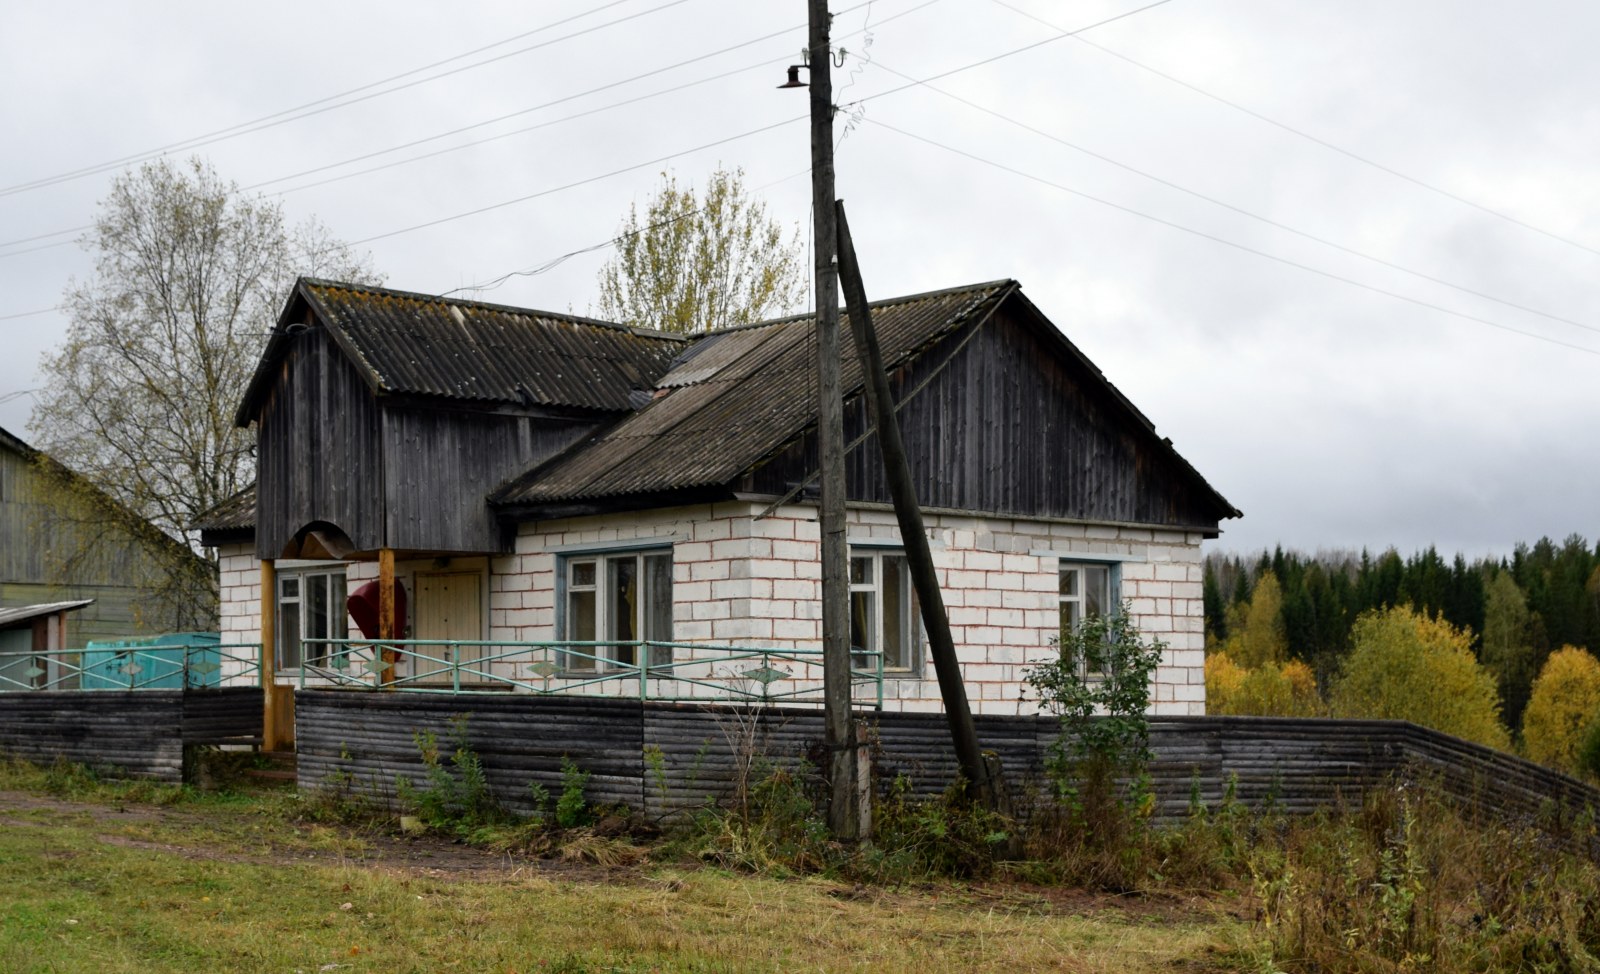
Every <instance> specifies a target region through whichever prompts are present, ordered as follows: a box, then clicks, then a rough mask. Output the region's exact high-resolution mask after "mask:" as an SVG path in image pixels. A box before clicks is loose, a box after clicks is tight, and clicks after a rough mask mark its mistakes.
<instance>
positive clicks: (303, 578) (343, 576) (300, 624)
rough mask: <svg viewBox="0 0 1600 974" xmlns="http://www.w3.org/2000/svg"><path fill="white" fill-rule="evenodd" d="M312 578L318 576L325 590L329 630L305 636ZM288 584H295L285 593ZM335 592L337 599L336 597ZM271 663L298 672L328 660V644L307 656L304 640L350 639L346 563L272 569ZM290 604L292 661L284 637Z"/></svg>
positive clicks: (310, 609) (308, 619)
mask: <svg viewBox="0 0 1600 974" xmlns="http://www.w3.org/2000/svg"><path fill="white" fill-rule="evenodd" d="M335 578H337V579H338V588H337V590H335V589H334V588H333V580H334V579H335ZM312 579H317V580H318V583H319V584H321V585H322V587H323V590H324V598H326V599H327V600H328V604H327V608H326V612H327V617H328V630H327V632H326V633H325V634H323V635H312V636H308V635H307V631H308V630H309V628H310V621H311V619H310V613H311V612H312V605H311V601H312V600H311V597H310V591H311V585H312V584H313V582H312V581H311V580H312ZM289 583H293V584H294V586H295V594H294V595H292V596H285V595H284V588H285V586H286V585H288V584H289ZM336 594H337V596H338V598H337V599H336V598H335V595H336ZM272 597H273V603H272V612H273V616H272V618H273V634H272V635H273V643H274V646H273V650H274V655H273V666H274V668H275V669H276V670H277V672H278V673H280V674H281V673H285V672H295V671H298V670H299V669H300V667H301V665H302V664H306V665H311V666H321V665H325V664H326V662H327V659H328V647H327V645H326V644H323V645H322V646H321V647H320V653H319V654H318V655H314V656H310V657H307V656H306V654H305V652H304V650H305V640H306V639H308V638H309V639H349V638H350V610H349V606H348V604H347V603H348V600H349V597H350V577H349V566H348V565H346V564H344V563H343V562H339V563H336V565H330V564H328V563H319V564H309V565H295V566H293V567H289V568H279V569H278V570H277V571H276V572H274V578H273V592H272ZM287 605H293V606H295V607H296V609H295V616H296V619H295V633H296V639H295V642H296V643H297V644H298V645H296V646H295V647H294V648H293V652H292V655H293V657H294V658H293V661H292V662H291V661H290V658H289V657H290V655H291V654H290V652H288V651H287V641H286V640H285V638H284V637H285V635H286V633H285V631H284V630H285V629H286V628H287V627H285V626H284V624H283V620H284V614H283V613H284V608H285V606H287Z"/></svg>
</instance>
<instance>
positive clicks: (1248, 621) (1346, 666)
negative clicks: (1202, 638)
mask: <svg viewBox="0 0 1600 974" xmlns="http://www.w3.org/2000/svg"><path fill="white" fill-rule="evenodd" d="M1204 600H1205V629H1206V650H1207V660H1206V683H1207V687H1206V689H1207V699H1208V709H1209V710H1210V711H1211V712H1214V713H1239V714H1249V713H1256V714H1282V715H1308V716H1309V715H1313V714H1326V713H1332V714H1334V715H1337V716H1349V717H1395V718H1403V719H1409V720H1414V721H1416V722H1418V723H1423V724H1427V725H1429V726H1434V727H1436V728H1438V729H1440V730H1446V731H1449V732H1452V733H1457V734H1460V735H1461V736H1464V737H1468V738H1471V739H1474V740H1478V741H1480V742H1481V743H1485V744H1489V745H1491V746H1496V747H1512V746H1515V747H1516V748H1517V749H1519V750H1521V751H1522V752H1523V753H1524V754H1527V755H1528V756H1529V757H1533V758H1535V759H1536V760H1542V761H1544V762H1545V763H1547V764H1551V765H1553V766H1556V767H1560V768H1562V769H1564V770H1569V771H1578V770H1579V769H1580V768H1581V767H1584V764H1583V762H1582V760H1581V753H1580V752H1582V751H1583V749H1584V741H1585V737H1586V736H1587V737H1592V738H1594V739H1595V740H1594V748H1595V750H1596V752H1597V753H1596V755H1595V757H1596V761H1597V764H1600V662H1596V660H1595V655H1596V654H1600V541H1597V542H1596V543H1595V544H1593V545H1591V544H1590V543H1589V542H1588V541H1586V540H1585V539H1584V538H1583V537H1582V536H1580V535H1577V534H1573V535H1571V536H1569V537H1568V538H1566V540H1564V541H1561V542H1556V541H1552V540H1551V539H1549V538H1541V539H1539V540H1538V541H1536V542H1534V543H1533V544H1526V543H1524V544H1518V545H1517V546H1516V548H1515V549H1514V551H1513V552H1512V554H1511V556H1510V557H1508V558H1505V557H1502V558H1498V559H1495V558H1483V559H1479V560H1476V561H1471V562H1469V561H1468V560H1467V559H1466V558H1465V557H1463V556H1462V555H1460V554H1457V555H1456V556H1455V557H1454V558H1453V559H1450V560H1446V559H1445V557H1444V556H1442V555H1441V554H1440V553H1439V552H1438V551H1437V550H1436V549H1434V548H1432V547H1430V548H1428V549H1426V550H1424V551H1419V552H1416V553H1413V554H1411V555H1409V556H1402V555H1401V554H1400V553H1399V552H1398V551H1396V550H1394V549H1393V548H1391V549H1389V550H1387V551H1384V552H1382V553H1381V554H1377V555H1374V554H1372V553H1371V552H1369V551H1361V552H1359V553H1356V552H1349V551H1320V552H1317V553H1316V554H1314V555H1307V554H1303V553H1301V552H1297V551H1284V550H1283V549H1282V548H1281V547H1280V548H1278V549H1276V550H1274V551H1272V552H1270V553H1269V552H1262V553H1261V554H1260V555H1259V556H1255V557H1251V556H1240V555H1237V554H1228V553H1213V554H1211V555H1209V556H1208V557H1207V558H1206V561H1205V571H1204ZM1530 722H1531V723H1530ZM1552 737H1554V738H1557V740H1551V739H1550V738H1552Z"/></svg>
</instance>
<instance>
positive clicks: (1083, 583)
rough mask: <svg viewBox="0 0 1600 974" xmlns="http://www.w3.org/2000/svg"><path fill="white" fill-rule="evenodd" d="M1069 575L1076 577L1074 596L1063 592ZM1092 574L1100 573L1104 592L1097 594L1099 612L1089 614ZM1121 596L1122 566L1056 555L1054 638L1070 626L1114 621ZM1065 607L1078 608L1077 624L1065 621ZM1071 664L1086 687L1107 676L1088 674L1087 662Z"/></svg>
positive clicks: (1090, 672) (1096, 672) (1080, 557)
mask: <svg viewBox="0 0 1600 974" xmlns="http://www.w3.org/2000/svg"><path fill="white" fill-rule="evenodd" d="M1068 573H1076V574H1077V585H1076V588H1077V591H1076V592H1075V593H1070V594H1069V593H1067V592H1065V591H1063V589H1065V588H1066V586H1065V585H1064V584H1063V580H1064V579H1065V577H1066V576H1067V575H1068ZM1094 573H1103V581H1104V585H1105V588H1104V589H1103V591H1101V592H1100V593H1096V594H1099V595H1100V596H1101V598H1100V602H1101V606H1102V611H1100V612H1094V613H1092V614H1091V613H1090V611H1089V609H1090V606H1089V603H1090V595H1091V593H1090V592H1089V591H1088V589H1089V579H1090V577H1091V576H1092V575H1093V574H1094ZM1121 592H1122V564H1121V562H1117V561H1105V560H1102V559H1096V558H1085V557H1083V556H1081V555H1079V556H1074V555H1070V554H1065V555H1058V556H1057V557H1056V613H1057V615H1056V632H1057V638H1058V639H1059V638H1060V634H1061V633H1064V632H1066V631H1067V629H1068V626H1069V625H1071V626H1074V627H1075V626H1080V625H1082V624H1083V622H1084V620H1085V619H1092V618H1098V617H1101V616H1105V617H1108V618H1114V617H1116V616H1117V615H1118V614H1119V613H1120V612H1121V611H1122V600H1121V598H1119V596H1120V594H1121ZM1068 606H1076V607H1078V611H1077V618H1076V620H1072V621H1069V620H1068V618H1067V615H1068V613H1067V607H1068ZM1074 662H1075V664H1076V666H1077V669H1078V676H1079V678H1081V679H1082V680H1083V681H1084V682H1086V683H1097V682H1100V681H1101V680H1104V679H1105V678H1106V676H1107V675H1108V674H1107V673H1106V672H1105V671H1104V670H1091V669H1090V668H1089V661H1088V660H1087V659H1078V660H1075V661H1074Z"/></svg>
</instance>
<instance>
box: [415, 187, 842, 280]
mask: <svg viewBox="0 0 1600 974" xmlns="http://www.w3.org/2000/svg"><path fill="white" fill-rule="evenodd" d="M810 171H811V170H810V169H809V168H807V169H802V170H800V171H799V172H793V173H790V174H789V175H787V176H784V177H783V178H781V179H774V180H773V181H772V182H770V183H762V184H761V185H760V186H756V187H755V188H754V189H752V190H751V192H760V191H761V190H764V189H771V188H772V187H774V186H777V185H779V184H780V183H786V182H788V181H789V180H791V179H796V178H798V177H800V176H804V175H805V174H807V173H809V172H810ZM709 208H710V204H709V203H707V204H706V205H704V206H700V207H697V208H695V209H693V210H690V211H689V212H688V213H680V214H678V215H677V216H675V217H670V218H668V219H665V220H658V221H657V222H655V223H652V224H650V225H649V226H646V227H640V228H639V229H637V230H630V231H628V232H627V233H622V234H618V235H616V236H614V237H610V238H608V239H606V240H602V241H600V242H599V243H596V244H590V245H589V246H587V247H579V248H578V249H577V250H569V251H567V252H566V253H564V254H562V255H561V256H560V257H554V258H551V259H550V260H547V261H545V262H544V263H542V264H537V265H535V266H533V267H531V268H528V269H527V270H520V271H509V272H507V273H505V274H501V275H500V276H499V277H496V278H494V279H493V280H490V281H486V282H485V283H483V284H469V285H467V286H465V287H458V288H452V289H451V290H449V291H444V292H442V293H441V294H440V295H439V297H441V298H447V297H449V296H450V295H452V294H459V293H461V292H463V291H477V292H482V291H493V290H495V289H496V288H498V287H500V285H502V284H504V283H505V282H507V281H509V280H510V279H511V278H513V277H537V276H538V275H540V274H543V273H545V272H546V271H550V270H554V269H555V268H556V267H558V266H560V265H561V264H564V263H566V262H567V261H568V260H571V259H572V258H573V257H577V256H580V255H582V254H591V253H594V252H595V251H597V250H604V249H605V248H607V247H610V246H613V245H615V244H619V243H621V242H622V241H624V240H626V239H628V238H629V237H637V236H639V235H640V234H644V233H650V232H651V231H653V230H659V229H661V228H662V227H670V226H672V225H673V224H675V223H682V222H683V221H684V220H688V219H690V218H692V217H696V216H699V215H701V214H702V213H705V212H706V210H708V209H709Z"/></svg>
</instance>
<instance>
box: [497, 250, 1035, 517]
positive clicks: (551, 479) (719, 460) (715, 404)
mask: <svg viewBox="0 0 1600 974" xmlns="http://www.w3.org/2000/svg"><path fill="white" fill-rule="evenodd" d="M1014 288H1015V283H1014V282H1012V281H995V282H990V283H987V284H978V285H973V286H969V287H963V288H955V289H951V290H946V291H936V292H932V293H929V294H920V295H913V296H911V297H906V298H894V299H891V300H888V301H883V302H878V303H875V304H873V305H872V309H873V324H874V325H875V326H876V329H877V333H878V341H879V343H880V345H881V346H882V349H883V356H884V361H885V363H886V364H887V365H888V366H889V367H891V368H894V367H898V366H899V365H901V364H903V363H904V362H905V361H907V360H909V359H910V358H911V357H912V356H914V355H915V354H916V353H917V352H919V351H921V350H922V349H924V348H926V347H927V346H928V345H930V344H932V343H933V342H935V341H937V340H938V339H940V338H941V337H943V336H944V335H947V334H949V333H950V332H951V331H953V330H955V329H956V328H959V327H960V326H961V325H963V324H965V323H967V322H968V321H970V320H972V318H973V316H974V315H976V314H977V313H979V312H981V311H987V310H990V309H992V308H993V307H995V306H996V305H997V304H998V302H999V299H1000V298H1002V297H1003V296H1004V295H1005V294H1007V293H1009V292H1010V291H1011V290H1012V289H1014ZM842 317H843V321H844V322H845V328H843V329H841V330H842V331H844V332H845V337H844V341H845V342H849V341H850V339H849V337H848V330H847V329H848V321H849V316H848V315H844V316H842ZM812 330H813V316H811V315H800V316H796V317H793V318H784V319H779V320H777V321H771V322H762V323H759V324H753V325H743V326H740V327H737V328H732V329H728V330H726V331H721V332H715V333H713V334H710V335H707V336H705V337H704V338H701V339H700V340H699V342H698V343H697V344H696V346H695V347H694V348H693V349H692V350H690V351H689V352H687V353H686V354H685V355H683V356H681V357H680V361H679V362H677V363H675V364H674V365H673V367H672V369H671V370H670V371H668V372H667V374H666V375H665V376H663V377H662V378H661V379H660V380H659V381H658V382H657V384H656V385H657V388H658V389H659V390H661V393H660V394H658V397H657V398H656V399H655V400H654V401H652V402H651V403H650V404H649V405H647V406H646V407H645V408H644V409H642V410H640V411H639V412H637V413H635V414H634V415H632V416H629V417H627V418H625V419H623V420H622V421H621V422H619V423H617V424H616V425H615V426H613V427H611V428H610V429H609V430H607V431H606V432H605V433H603V434H602V435H601V436H599V437H598V438H597V439H595V440H592V441H590V442H589V443H587V444H585V445H583V446H582V447H580V448H578V449H575V450H573V451H570V452H568V453H566V454H564V455H562V456H560V457H557V458H556V459H554V460H552V461H551V462H549V463H548V464H545V465H544V466H542V467H539V468H536V469H534V470H532V471H530V472H529V473H528V474H525V475H524V476H522V477H520V478H518V479H517V480H515V481H513V482H512V483H510V484H508V485H507V486H506V487H504V488H502V489H501V490H500V491H498V492H497V493H496V494H495V495H494V497H493V501H494V502H496V503H499V504H511V505H516V504H540V503H549V502H553V501H568V500H587V499H593V498H600V497H611V496H622V495H628V494H642V493H654V492H660V491H671V490H682V489H688V488H693V487H705V486H712V485H722V484H726V483H728V482H729V481H731V480H733V479H734V478H735V477H737V476H739V475H740V474H742V473H744V472H745V471H746V470H749V469H750V468H751V467H753V466H755V465H756V464H757V463H759V462H760V461H761V460H762V459H764V458H765V457H767V456H768V455H770V454H771V453H772V452H773V451H774V450H777V449H779V448H780V447H782V446H783V445H784V444H785V443H787V442H789V441H790V440H792V439H793V438H794V437H795V436H797V435H799V434H801V433H802V432H804V430H805V429H806V427H807V426H809V425H811V424H812V423H813V422H815V420H816V401H815V400H816V392H815V389H816V385H815V384H816V379H815V375H814V369H815V361H816V355H815V348H814V346H813V344H812ZM842 366H843V368H842V384H843V387H844V389H845V392H846V395H850V394H853V393H854V392H855V391H856V390H857V389H858V387H859V386H860V385H861V369H860V366H859V364H858V363H857V361H856V357H855V356H854V355H845V356H843V362H842Z"/></svg>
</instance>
